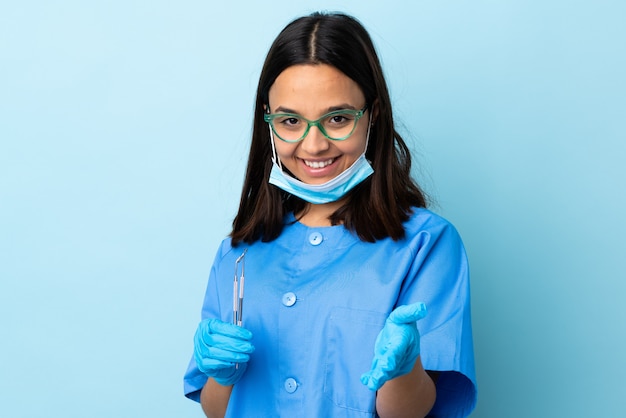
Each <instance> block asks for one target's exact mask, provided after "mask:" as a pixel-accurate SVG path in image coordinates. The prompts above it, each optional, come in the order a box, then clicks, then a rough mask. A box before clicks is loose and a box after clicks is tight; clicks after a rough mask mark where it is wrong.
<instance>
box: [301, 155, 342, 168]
mask: <svg viewBox="0 0 626 418" xmlns="http://www.w3.org/2000/svg"><path fill="white" fill-rule="evenodd" d="M302 161H303V162H304V164H305V165H306V166H307V167H311V168H316V169H319V168H324V167H327V166H329V165H331V164H332V163H333V162H334V161H335V159H334V158H330V159H328V160H324V161H310V160H302Z"/></svg>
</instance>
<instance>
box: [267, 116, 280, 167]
mask: <svg viewBox="0 0 626 418" xmlns="http://www.w3.org/2000/svg"><path fill="white" fill-rule="evenodd" d="M267 127H268V128H269V130H270V145H271V146H272V162H273V163H274V164H276V165H278V167H279V168H280V169H281V170H282V169H283V165H282V164H281V162H280V158H278V153H277V152H276V145H274V132H273V131H272V127H271V126H269V124H268V125H267Z"/></svg>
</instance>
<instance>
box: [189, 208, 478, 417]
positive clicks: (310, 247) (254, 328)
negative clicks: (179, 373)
mask: <svg viewBox="0 0 626 418" xmlns="http://www.w3.org/2000/svg"><path fill="white" fill-rule="evenodd" d="M405 230H406V238H405V239H403V240H400V241H393V240H392V239H389V238H387V239H383V240H380V241H377V242H375V243H368V242H363V241H361V240H360V239H359V238H358V237H357V236H356V235H354V234H353V233H351V232H350V231H348V230H346V229H345V228H344V227H343V226H341V225H338V226H330V227H315V228H312V227H307V226H305V225H303V224H301V223H298V222H295V220H294V218H293V215H291V216H289V217H288V218H287V219H286V226H285V228H284V230H283V232H282V234H281V235H280V236H279V237H278V238H277V239H276V240H274V241H271V242H260V241H257V242H255V243H253V244H252V245H249V246H246V245H245V244H242V245H239V246H238V247H236V248H233V247H231V244H230V240H229V239H226V240H224V241H223V242H222V245H221V246H220V248H219V250H218V252H217V255H216V257H215V261H214V264H213V267H212V269H211V274H210V277H209V282H208V286H207V290H206V296H205V300H204V305H203V307H202V318H203V319H204V318H220V319H221V320H223V321H226V322H232V310H233V308H232V304H233V274H234V266H235V259H236V258H237V257H239V256H240V255H241V254H242V252H243V250H244V249H245V248H247V253H246V257H245V301H244V307H243V326H244V327H245V328H247V329H248V330H250V331H251V332H252V333H253V339H252V343H253V344H254V346H255V348H256V350H255V352H254V353H253V354H252V355H251V358H250V362H249V364H248V368H247V370H246V373H245V374H244V375H243V377H242V379H241V380H240V381H239V382H238V383H237V384H235V385H234V387H233V391H232V394H231V398H230V402H229V404H228V409H227V413H226V416H227V417H272V418H273V417H278V416H301V417H316V418H318V417H354V418H357V417H358V418H363V417H372V416H375V398H376V393H375V392H373V391H370V390H369V389H368V388H367V387H366V386H364V385H363V384H361V382H360V380H359V379H360V376H361V374H362V373H364V372H366V371H368V370H369V368H370V366H371V362H372V359H373V355H374V341H375V340H376V336H377V335H378V333H379V331H380V330H381V328H382V326H383V324H384V322H385V319H386V318H387V316H388V315H389V313H390V312H391V311H392V310H393V309H394V308H396V307H397V306H399V305H406V304H411V303H415V302H424V303H425V304H426V306H427V309H428V315H427V316H426V317H425V318H424V319H421V320H420V321H418V323H417V326H418V329H419V331H420V336H421V360H422V364H423V366H424V368H425V369H426V370H432V371H438V372H440V373H439V378H438V379H437V383H436V386H437V400H436V403H435V406H434V407H433V410H432V411H431V416H436V417H464V416H467V415H469V413H470V412H471V411H472V409H473V408H474V405H475V403H476V379H475V372H474V353H473V345H472V328H471V322H470V299H469V271H468V264H467V258H466V254H465V249H464V247H463V243H462V242H461V239H460V237H459V235H458V233H457V231H456V229H455V228H454V227H453V226H452V225H451V224H450V223H449V222H447V221H446V220H445V219H443V218H441V217H440V216H437V215H435V214H434V213H432V212H430V211H428V210H426V209H415V210H414V213H413V215H412V216H411V218H410V219H409V220H408V221H407V222H406V223H405ZM206 380H207V377H206V375H204V374H203V373H201V372H200V371H199V370H198V369H197V367H196V364H195V361H194V360H193V357H192V359H191V362H190V364H189V368H188V370H187V373H186V374H185V377H184V390H185V395H186V396H187V397H189V398H191V399H194V400H196V401H198V400H199V397H200V390H201V389H202V387H203V386H204V384H205V383H206Z"/></svg>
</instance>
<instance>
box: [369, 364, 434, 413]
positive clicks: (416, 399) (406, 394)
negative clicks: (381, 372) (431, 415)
mask: <svg viewBox="0 0 626 418" xmlns="http://www.w3.org/2000/svg"><path fill="white" fill-rule="evenodd" d="M435 392H436V391H435V384H434V383H433V381H432V379H431V378H430V376H429V375H428V374H427V373H426V372H425V371H424V368H423V367H422V362H421V360H420V358H419V357H418V358H417V360H416V361H415V365H414V366H413V369H412V370H411V372H409V373H407V374H405V375H402V376H399V377H396V378H395V379H391V380H389V381H387V382H386V383H385V384H384V385H383V386H382V387H381V388H380V389H379V390H378V393H377V395H376V411H377V412H378V415H379V416H380V417H381V418H401V417H407V418H408V417H411V418H415V417H420V418H423V417H425V416H426V414H428V412H429V411H430V410H431V408H432V407H433V405H434V403H435V396H436V393H435Z"/></svg>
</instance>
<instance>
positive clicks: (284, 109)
mask: <svg viewBox="0 0 626 418" xmlns="http://www.w3.org/2000/svg"><path fill="white" fill-rule="evenodd" d="M345 109H350V110H356V107H354V106H352V105H351V104H348V103H342V104H340V105H338V106H331V107H329V108H328V109H326V111H325V112H324V114H326V113H330V112H334V111H336V110H345ZM274 113H293V114H296V115H299V114H300V113H299V112H297V111H295V110H293V109H289V108H287V107H283V106H278V107H277V108H276V109H275V110H274Z"/></svg>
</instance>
